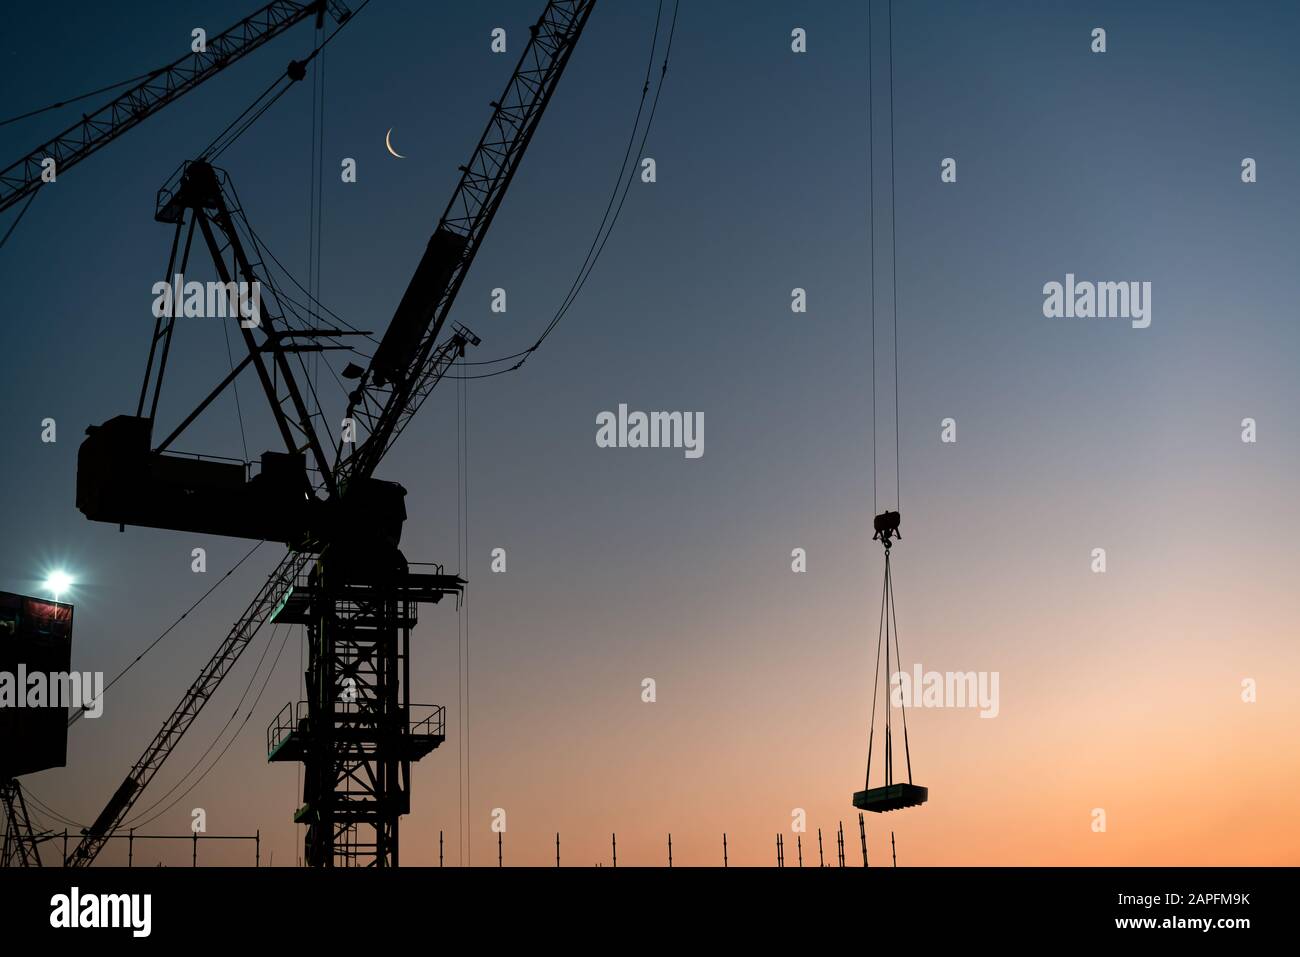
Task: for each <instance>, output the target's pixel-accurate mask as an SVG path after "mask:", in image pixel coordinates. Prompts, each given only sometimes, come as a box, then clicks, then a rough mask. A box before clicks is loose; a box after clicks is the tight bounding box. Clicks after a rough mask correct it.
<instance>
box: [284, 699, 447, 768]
mask: <svg viewBox="0 0 1300 957" xmlns="http://www.w3.org/2000/svg"><path fill="white" fill-rule="evenodd" d="M411 710H412V718H411V720H409V721H407V722H406V726H405V728H404V732H403V730H399V731H398V733H397V734H396V735H394V736H393V737H394V738H395V739H396V740H395V741H392V742H391V744H392V747H393V749H394V750H393V757H394V758H395V759H396V760H398V761H418V760H420V759H421V758H423V757H424V756H425V755H427V754H429V753H430V752H432V751H434V750H435V749H436V748H437V747H438V745H440V744H442V743H443V742H444V741H446V740H447V709H446V708H445V707H443V706H442V705H432V704H413V705H411ZM307 711H308V709H307V702H306V701H299V702H298V706H297V708H296V709H295V708H294V706H293V704H292V703H290V704H287V705H285V706H284V707H283V708H282V709H281V710H280V713H279V714H278V715H276V718H275V720H274V721H272V722H271V724H270V725H269V726H268V727H267V729H266V760H267V761H268V762H269V761H302V760H303V759H304V757H305V756H306V754H307V748H308V743H309V741H310V738H311V725H310V723H309V722H308V720H307ZM334 724H335V728H334V737H335V738H337V739H338V740H340V741H343V742H345V743H352V744H355V745H362V746H364V745H370V746H374V745H377V744H380V743H385V742H382V740H380V739H377V736H376V729H375V727H374V721H373V715H370V714H368V713H366V712H363V711H354V712H344V713H339V714H336V715H334Z"/></svg>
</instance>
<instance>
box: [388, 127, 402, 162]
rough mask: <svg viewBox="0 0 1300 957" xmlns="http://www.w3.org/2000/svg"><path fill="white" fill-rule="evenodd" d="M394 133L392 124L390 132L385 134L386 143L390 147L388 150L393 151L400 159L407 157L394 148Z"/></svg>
mask: <svg viewBox="0 0 1300 957" xmlns="http://www.w3.org/2000/svg"><path fill="white" fill-rule="evenodd" d="M392 135H393V128H392V127H391V126H390V127H389V128H388V132H387V133H385V134H384V145H385V146H387V147H388V152H390V153H392V154H393V155H394V156H396V157H397V158H398V159H399V160H400V159H406V157H405V156H403V155H402V154H401V153H399V152H397V150H395V149H393V141H392V139H391V137H392Z"/></svg>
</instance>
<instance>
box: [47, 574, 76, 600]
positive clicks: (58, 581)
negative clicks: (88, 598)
mask: <svg viewBox="0 0 1300 957" xmlns="http://www.w3.org/2000/svg"><path fill="white" fill-rule="evenodd" d="M71 587H72V578H71V576H69V575H68V573H67V572H65V571H63V570H62V569H59V570H58V571H52V572H50V575H49V577H48V578H46V579H45V590H46V591H48V592H49V593H50V594H52V595H53V596H54V600H55V601H58V600H59V596H60V595H62V594H63V593H64V592H65V591H67V590H68V589H69V588H71Z"/></svg>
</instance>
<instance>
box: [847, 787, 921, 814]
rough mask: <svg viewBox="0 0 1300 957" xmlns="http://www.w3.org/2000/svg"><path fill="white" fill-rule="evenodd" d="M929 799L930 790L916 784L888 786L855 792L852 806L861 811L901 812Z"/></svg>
mask: <svg viewBox="0 0 1300 957" xmlns="http://www.w3.org/2000/svg"><path fill="white" fill-rule="evenodd" d="M929 797H930V789H929V788H923V787H921V786H920V785H918V784H888V785H886V786H885V787H882V788H868V789H867V790H865V791H855V792H854V794H853V806H854V807H855V808H858V809H859V810H862V811H876V812H884V811H901V810H902V809H903V808H905V807H918V806H919V805H922V804H924V803H925V802H926V801H927V800H928V799H929Z"/></svg>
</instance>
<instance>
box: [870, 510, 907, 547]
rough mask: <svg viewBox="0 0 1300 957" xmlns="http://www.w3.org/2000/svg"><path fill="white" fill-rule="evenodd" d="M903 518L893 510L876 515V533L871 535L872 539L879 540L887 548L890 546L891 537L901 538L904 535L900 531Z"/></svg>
mask: <svg viewBox="0 0 1300 957" xmlns="http://www.w3.org/2000/svg"><path fill="white" fill-rule="evenodd" d="M901 520H902V516H901V515H900V514H899V513H898V512H891V511H888V510H885V511H883V512H881V513H880V514H879V515H877V516H876V522H875V525H876V534H874V535H872V536H871V540H872V541H873V542H874V541H879V542H880V543H881V544H883V545H884V546H885V547H886V548H888V547H889V540H890V539H891V538H897V539H899V540H901V539H902V537H903V536H902V535H901V534H900V533H899V531H898V525H899V522H900V521H901Z"/></svg>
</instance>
